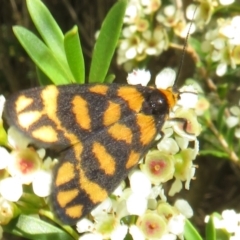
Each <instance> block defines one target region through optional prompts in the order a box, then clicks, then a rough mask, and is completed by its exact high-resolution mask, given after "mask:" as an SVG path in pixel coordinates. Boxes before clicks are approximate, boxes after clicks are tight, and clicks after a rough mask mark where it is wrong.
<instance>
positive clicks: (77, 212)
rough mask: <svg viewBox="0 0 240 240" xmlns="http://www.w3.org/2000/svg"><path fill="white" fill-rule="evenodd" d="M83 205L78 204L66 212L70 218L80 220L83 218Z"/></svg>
mask: <svg viewBox="0 0 240 240" xmlns="http://www.w3.org/2000/svg"><path fill="white" fill-rule="evenodd" d="M82 209H83V205H81V204H78V205H75V206H73V207H68V208H66V210H65V212H66V215H68V216H69V217H70V218H76V219H77V218H80V217H81V216H82Z"/></svg>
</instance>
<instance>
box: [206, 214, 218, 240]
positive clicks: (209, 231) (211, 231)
mask: <svg viewBox="0 0 240 240" xmlns="http://www.w3.org/2000/svg"><path fill="white" fill-rule="evenodd" d="M213 219H214V217H213V216H210V218H209V221H208V223H207V224H206V240H216V230H215V226H214V221H213Z"/></svg>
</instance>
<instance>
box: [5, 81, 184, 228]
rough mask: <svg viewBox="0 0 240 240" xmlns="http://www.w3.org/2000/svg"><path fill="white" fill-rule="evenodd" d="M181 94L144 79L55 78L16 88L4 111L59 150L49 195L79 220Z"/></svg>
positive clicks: (63, 215) (132, 161)
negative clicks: (59, 82)
mask: <svg viewBox="0 0 240 240" xmlns="http://www.w3.org/2000/svg"><path fill="white" fill-rule="evenodd" d="M178 97H179V94H178V93H175V92H174V91H172V89H170V88H169V89H166V90H164V89H156V88H151V87H143V86H141V85H136V86H131V85H121V84H109V85H107V84H92V85H91V84H89V85H88V84H86V85H76V84H72V85H63V86H54V85H49V86H46V87H38V88H33V89H29V90H25V91H22V92H20V93H17V94H14V95H13V96H11V97H10V98H9V99H8V100H7V101H6V105H5V116H6V118H7V120H8V123H9V125H14V126H15V127H17V129H18V130H20V131H21V132H22V133H23V134H25V135H26V136H27V137H30V138H31V139H32V140H33V142H34V143H35V144H36V145H37V146H41V147H45V148H50V149H53V150H56V151H58V152H59V153H60V154H59V162H58V164H56V166H55V169H54V171H53V183H52V193H51V196H50V199H51V203H52V208H53V210H54V212H55V214H56V216H57V217H58V218H59V219H60V220H61V221H62V222H63V223H66V224H70V225H73V224H75V223H76V222H77V221H78V220H79V219H80V218H82V217H84V216H85V215H87V214H88V213H89V212H90V211H91V210H92V209H93V208H94V207H95V206H96V205H98V204H99V203H101V202H102V201H104V200H105V199H106V198H107V196H108V195H109V194H110V193H111V192H112V191H114V189H115V188H116V187H117V186H118V185H119V184H120V182H121V181H122V180H124V179H125V178H126V177H127V175H128V173H129V171H130V170H131V169H132V168H133V167H135V166H136V165H137V163H138V161H139V160H140V158H141V157H143V155H144V154H145V153H146V151H147V150H148V149H149V148H150V147H151V145H152V143H153V141H154V139H155V137H156V135H157V134H158V133H159V132H160V131H161V128H162V126H163V124H164V122H165V120H166V119H167V118H168V115H169V111H170V110H171V109H172V107H173V106H174V105H175V104H176V101H177V99H178Z"/></svg>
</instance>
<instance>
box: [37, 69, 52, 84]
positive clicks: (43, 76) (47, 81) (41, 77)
mask: <svg viewBox="0 0 240 240" xmlns="http://www.w3.org/2000/svg"><path fill="white" fill-rule="evenodd" d="M36 72H37V77H38V82H39V83H40V85H41V86H46V85H50V84H52V81H51V79H49V77H48V76H47V75H46V74H45V73H44V72H43V71H41V69H40V68H39V67H37V66H36Z"/></svg>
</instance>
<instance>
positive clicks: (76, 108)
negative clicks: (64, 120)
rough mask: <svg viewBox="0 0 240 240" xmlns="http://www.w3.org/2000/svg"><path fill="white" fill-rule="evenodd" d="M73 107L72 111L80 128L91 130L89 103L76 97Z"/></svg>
mask: <svg viewBox="0 0 240 240" xmlns="http://www.w3.org/2000/svg"><path fill="white" fill-rule="evenodd" d="M72 105H73V106H72V111H73V113H74V115H75V119H76V121H77V123H78V124H79V126H80V127H81V128H83V129H85V130H90V129H91V118H90V116H89V111H88V102H87V101H86V100H85V99H83V98H82V97H80V96H75V97H74V98H73V100H72Z"/></svg>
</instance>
